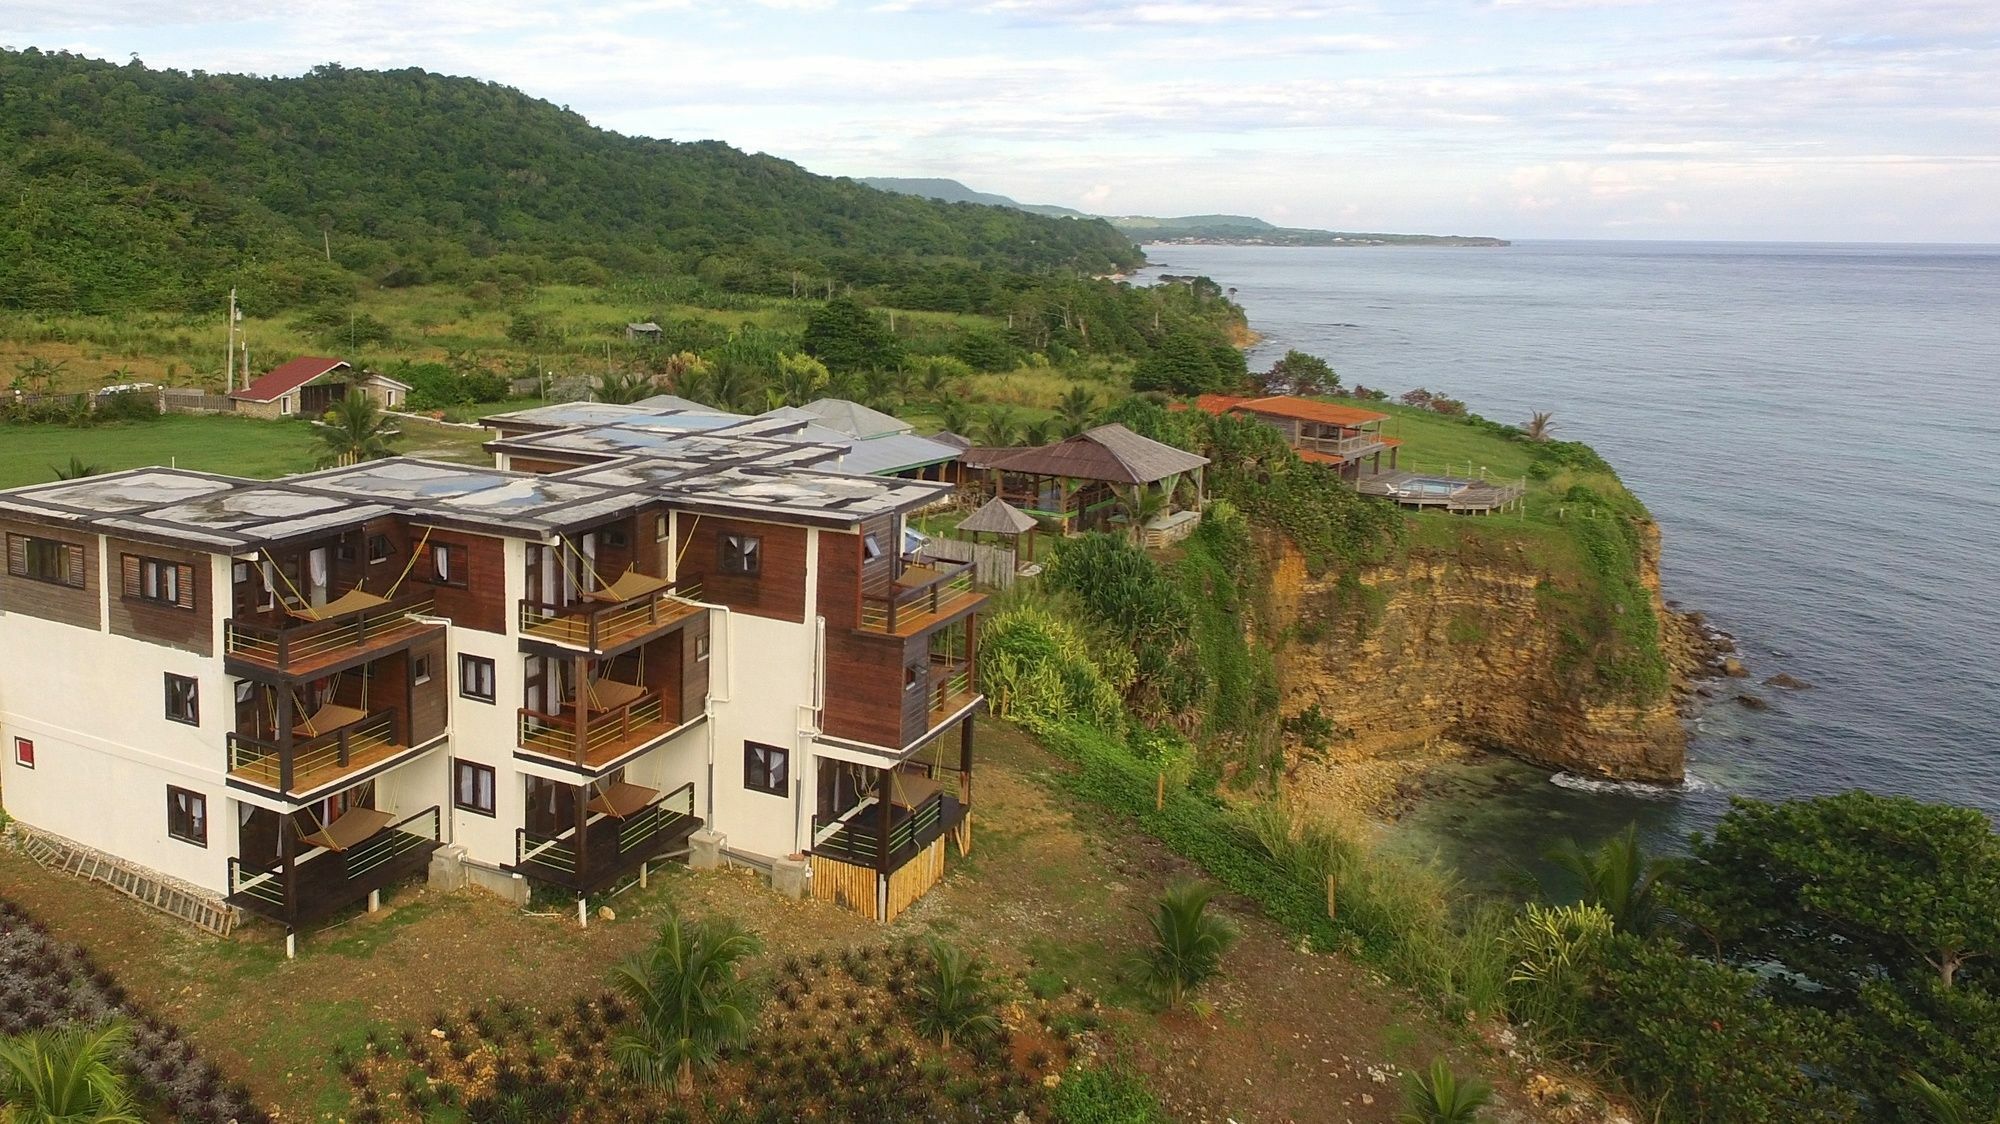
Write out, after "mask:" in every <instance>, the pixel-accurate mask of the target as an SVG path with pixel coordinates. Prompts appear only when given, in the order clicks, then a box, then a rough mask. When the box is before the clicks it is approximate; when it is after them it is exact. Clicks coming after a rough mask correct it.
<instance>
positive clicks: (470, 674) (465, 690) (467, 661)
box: [458, 654, 496, 703]
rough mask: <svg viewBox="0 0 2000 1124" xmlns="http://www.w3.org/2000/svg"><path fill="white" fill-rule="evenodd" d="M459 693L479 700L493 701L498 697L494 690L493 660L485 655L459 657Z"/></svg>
mask: <svg viewBox="0 0 2000 1124" xmlns="http://www.w3.org/2000/svg"><path fill="white" fill-rule="evenodd" d="M458 693H459V694H460V695H461V696H463V697H465V698H468V699H475V700H477V701H479V702H489V703H490V702H492V701H493V700H494V698H495V697H496V695H495V693H494V690H493V661H492V660H489V659H487V658H486V657H485V656H468V655H463V654H461V655H460V656H459V657H458Z"/></svg>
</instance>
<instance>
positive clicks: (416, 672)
mask: <svg viewBox="0 0 2000 1124" xmlns="http://www.w3.org/2000/svg"><path fill="white" fill-rule="evenodd" d="M410 681H411V682H412V683H415V684H416V685H417V686H419V687H421V686H423V685H424V684H426V683H428V682H430V681H431V658H430V657H429V656H418V657H417V658H416V659H414V660H412V661H410Z"/></svg>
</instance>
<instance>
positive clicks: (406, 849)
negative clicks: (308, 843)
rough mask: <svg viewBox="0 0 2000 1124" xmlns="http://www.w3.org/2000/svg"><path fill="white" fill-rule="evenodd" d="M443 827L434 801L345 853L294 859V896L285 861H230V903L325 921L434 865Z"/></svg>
mask: <svg viewBox="0 0 2000 1124" xmlns="http://www.w3.org/2000/svg"><path fill="white" fill-rule="evenodd" d="M440 825H441V820H440V817H439V810H438V808H437V806H435V805H433V806H432V807H429V808H426V809H424V810H423V811H421V812H418V813H417V814H416V815H414V816H411V817H409V818H408V819H405V820H403V821H402V822H401V823H397V824H393V825H391V826H389V827H385V828H383V829H382V830H381V831H378V832H376V833H375V834H374V835H371V836H369V837H368V838H367V839H364V840H362V841H361V842H360V843H357V844H355V845H354V846H352V847H349V848H347V849H346V850H345V851H326V850H320V851H314V852H312V853H311V854H310V855H307V856H306V857H304V858H302V859H299V860H295V861H294V862H293V864H292V871H291V886H290V891H291V892H290V894H289V895H287V893H286V889H287V887H286V884H285V872H284V868H283V865H282V864H273V865H272V866H270V867H268V868H262V869H256V868H246V867H245V866H244V865H243V864H242V862H241V860H238V859H230V860H229V904H230V905H233V906H237V907H239V908H241V909H243V910H245V911H247V912H250V913H254V914H256V915H258V916H259V917H263V918H267V919H269V920H272V921H276V922H278V923H279V924H281V925H287V926H292V927H296V926H300V925H311V924H313V923H315V922H318V921H322V920H325V919H326V918H328V917H331V916H332V915H333V914H335V913H338V912H339V911H341V910H342V909H345V908H347V907H349V906H352V905H356V904H359V903H360V902H363V901H365V900H367V898H368V895H369V894H370V893H372V892H373V891H376V890H380V889H383V888H384V887H387V886H389V885H391V884H393V883H395V882H399V881H401V880H403V879H405V878H410V877H414V876H416V875H417V874H420V873H422V872H423V871H424V870H426V869H428V867H429V866H430V858H431V852H433V851H435V850H437V849H438V846H439V840H440V832H439V828H440Z"/></svg>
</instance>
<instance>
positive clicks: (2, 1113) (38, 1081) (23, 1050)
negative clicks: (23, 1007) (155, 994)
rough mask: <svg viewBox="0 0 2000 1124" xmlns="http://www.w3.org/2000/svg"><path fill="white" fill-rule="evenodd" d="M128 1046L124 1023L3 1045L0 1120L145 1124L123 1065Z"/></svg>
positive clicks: (39, 1034)
mask: <svg viewBox="0 0 2000 1124" xmlns="http://www.w3.org/2000/svg"><path fill="white" fill-rule="evenodd" d="M129 1040H130V1035H129V1034H128V1032H127V1030H126V1027H125V1024H124V1023H121V1022H109V1023H102V1024H99V1025H97V1026H72V1027H69V1028H68V1029H64V1030H38V1031H31V1032H29V1033H27V1034H23V1035H19V1036H18V1037H14V1038H5V1039H0V1120H5V1121H7V1124H142V1121H143V1120H144V1117H142V1116H141V1115H139V1113H138V1111H137V1105H136V1104H135V1103H134V1101H133V1097H132V1093H131V1090H130V1088H129V1087H128V1085H127V1081H126V1078H125V1074H124V1073H123V1072H122V1071H121V1065H120V1063H121V1062H122V1061H123V1058H124V1054H125V1050H126V1048H127V1045H128V1043H129Z"/></svg>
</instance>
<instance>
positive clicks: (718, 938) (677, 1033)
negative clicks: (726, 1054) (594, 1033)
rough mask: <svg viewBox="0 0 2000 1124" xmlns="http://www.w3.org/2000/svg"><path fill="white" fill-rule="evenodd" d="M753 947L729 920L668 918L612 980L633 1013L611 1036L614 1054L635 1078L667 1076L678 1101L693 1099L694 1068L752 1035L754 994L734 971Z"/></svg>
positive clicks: (652, 1080) (662, 1079)
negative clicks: (647, 945) (678, 1095)
mask: <svg viewBox="0 0 2000 1124" xmlns="http://www.w3.org/2000/svg"><path fill="white" fill-rule="evenodd" d="M757 948H758V943H757V940H756V938H755V937H752V936H750V935H749V934H747V933H745V932H743V931H742V930H740V929H738V928H736V927H735V926H734V925H733V924H731V923H729V922H725V921H684V920H682V919H681V918H680V917H679V916H678V915H675V916H671V917H669V918H668V919H667V920H666V922H665V923H663V924H662V925H661V926H660V935H659V938H658V939H657V940H656V941H655V942H654V943H653V946H652V947H651V948H649V949H647V950H646V951H645V952H642V953H640V954H639V955H637V956H635V957H633V958H632V959H630V960H628V961H626V962H625V963H624V964H622V965H620V966H619V967H618V969H617V971H616V972H615V973H614V974H613V976H612V982H613V984H614V986H615V987H616V988H617V990H618V992H619V994H620V995H622V996H623V997H624V998H625V1000H626V1001H627V1002H628V1003H629V1004H630V1005H631V1006H632V1008H633V1013H632V1020H631V1022H630V1023H628V1024H627V1025H626V1027H625V1029H624V1030H622V1031H620V1032H619V1034H618V1036H617V1037H616V1038H614V1039H612V1042H611V1053H612V1056H613V1057H614V1058H616V1059H617V1061H618V1063H619V1064H620V1065H621V1066H623V1067H624V1068H625V1070H626V1072H628V1073H630V1074H632V1075H633V1076H634V1077H636V1078H638V1079H639V1080H641V1081H644V1082H646V1083H648V1084H653V1085H664V1084H666V1083H667V1081H668V1080H669V1079H670V1077H671V1079H673V1080H674V1081H675V1084H676V1085H677V1087H678V1088H679V1090H680V1093H681V1095H682V1096H688V1095H691V1094H692V1093H693V1092H694V1074H695V1069H696V1068H697V1067H700V1068H704V1069H706V1068H708V1067H710V1066H712V1065H714V1064H715V1062H716V1060H717V1056H718V1055H719V1054H720V1053H721V1052H722V1050H723V1049H724V1048H725V1047H730V1046H737V1045H741V1044H742V1043H743V1042H744V1041H745V1040H746V1039H747V1038H748V1037H749V1036H750V1028H751V1019H752V1014H753V1012H754V1010H755V994H754V992H752V990H751V988H750V985H749V983H748V982H747V981H746V980H745V979H743V977H742V976H741V975H740V974H739V971H738V969H739V966H740V965H741V962H742V961H743V960H744V958H746V957H748V956H750V955H752V954H753V953H755V952H756V951H757Z"/></svg>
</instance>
